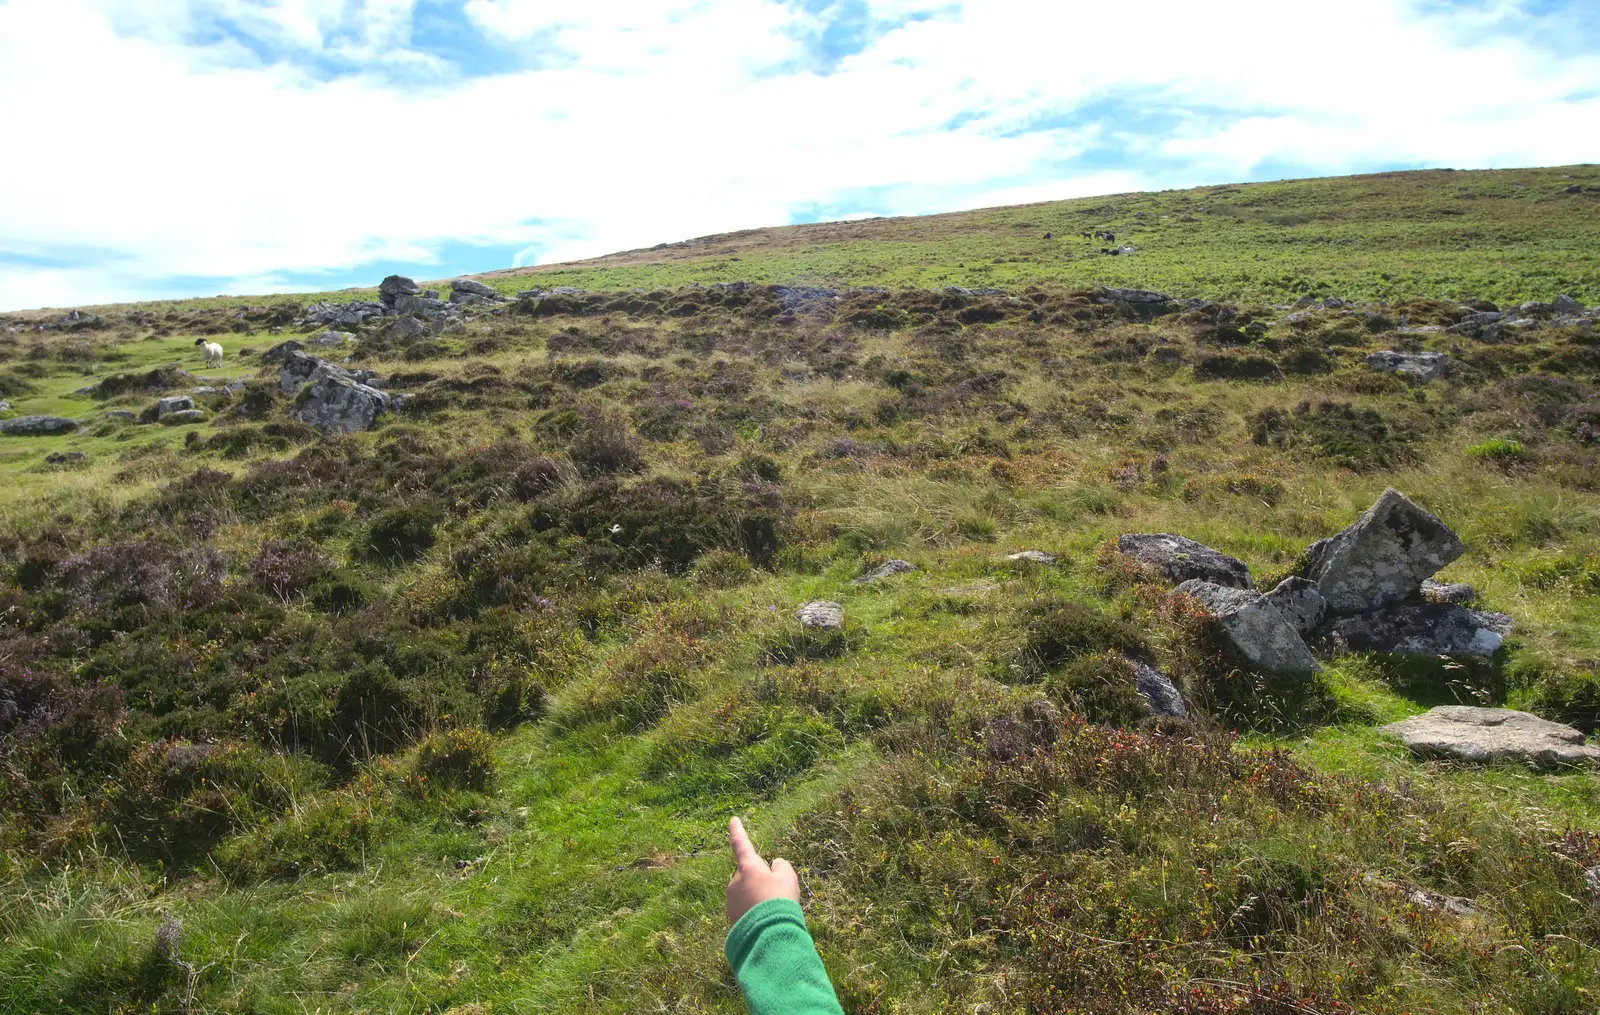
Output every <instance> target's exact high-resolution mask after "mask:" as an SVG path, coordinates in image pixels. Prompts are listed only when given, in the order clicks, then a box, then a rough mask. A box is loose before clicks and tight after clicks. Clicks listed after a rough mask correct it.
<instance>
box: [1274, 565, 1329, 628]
mask: <svg viewBox="0 0 1600 1015" xmlns="http://www.w3.org/2000/svg"><path fill="white" fill-rule="evenodd" d="M1266 599H1267V602H1269V603H1271V604H1272V605H1273V606H1275V607H1277V608H1278V612H1279V613H1281V614H1283V619H1285V620H1287V621H1288V622H1289V623H1290V624H1292V625H1294V629H1295V630H1296V631H1299V632H1300V634H1301V635H1302V636H1304V635H1308V634H1310V633H1311V632H1312V631H1315V630H1316V629H1317V628H1318V627H1319V626H1321V624H1322V617H1323V615H1324V614H1325V613H1326V612H1327V609H1328V602H1327V600H1325V599H1323V598H1322V593H1320V592H1318V591H1317V583H1316V582H1314V581H1312V580H1311V579H1309V578H1301V577H1300V576H1299V575H1291V576H1290V577H1288V578H1285V579H1284V580H1283V581H1281V582H1279V583H1278V585H1277V587H1276V588H1274V589H1273V590H1272V591H1271V592H1268V593H1267V595H1266Z"/></svg>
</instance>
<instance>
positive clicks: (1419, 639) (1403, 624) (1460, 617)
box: [1327, 603, 1511, 656]
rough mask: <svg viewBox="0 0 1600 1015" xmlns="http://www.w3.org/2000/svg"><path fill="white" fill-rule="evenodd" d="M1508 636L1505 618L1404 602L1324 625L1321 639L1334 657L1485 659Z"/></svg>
mask: <svg viewBox="0 0 1600 1015" xmlns="http://www.w3.org/2000/svg"><path fill="white" fill-rule="evenodd" d="M1510 633H1511V618H1510V617H1508V616H1506V615H1505V614H1503V613H1484V612H1480V611H1478V610H1469V609H1467V608H1466V607H1465V606H1459V605H1457V604H1455V603H1418V604H1410V603H1406V604H1402V605H1399V606H1390V607H1387V608H1385V609H1382V610H1376V611H1374V612H1372V613H1363V614H1358V615H1356V616H1353V617H1340V618H1338V619H1337V620H1335V621H1334V622H1333V623H1332V624H1330V625H1328V632H1327V638H1328V643H1329V644H1330V645H1331V646H1332V647H1333V648H1334V649H1336V650H1337V651H1340V652H1389V653H1392V654H1394V655H1416V656H1490V655H1493V654H1494V653H1495V652H1496V651H1498V650H1499V648H1500V645H1501V643H1502V642H1503V641H1504V640H1505V636H1506V635H1507V634H1510Z"/></svg>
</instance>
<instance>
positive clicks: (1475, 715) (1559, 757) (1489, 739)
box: [1383, 705, 1600, 768]
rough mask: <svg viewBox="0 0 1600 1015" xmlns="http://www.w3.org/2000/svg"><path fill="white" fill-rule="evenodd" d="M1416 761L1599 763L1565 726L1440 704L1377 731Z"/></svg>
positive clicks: (1595, 751)
mask: <svg viewBox="0 0 1600 1015" xmlns="http://www.w3.org/2000/svg"><path fill="white" fill-rule="evenodd" d="M1383 731H1384V732H1385V733H1389V734H1391V735H1393V736H1395V737H1398V738H1399V739H1400V742H1401V743H1403V744H1405V745H1406V747H1407V748H1408V749H1410V751H1411V753H1412V754H1415V755H1417V756H1418V757H1422V758H1446V759H1452V760H1456V761H1475V762H1480V763H1488V762H1495V761H1520V762H1522V763H1524V764H1528V765H1533V766H1535V767H1539V768H1553V767H1556V766H1559V765H1577V764H1583V763H1585V762H1597V761H1600V748H1594V747H1589V746H1586V745H1585V744H1584V742H1583V734H1582V733H1580V732H1578V731H1577V730H1575V729H1573V728H1572V727H1571V726H1563V725H1562V724H1561V723H1557V722H1550V721H1549V720H1547V719H1540V718H1539V717H1538V716H1535V715H1529V714H1528V713H1527V712H1518V711H1515V710H1513V709H1509V708H1478V707H1475V706H1471V705H1440V706H1439V707H1438V708H1434V709H1430V710H1429V711H1427V712H1424V713H1423V714H1422V715H1419V716H1415V717H1413V718H1410V719H1407V720H1405V721H1404V722H1396V723H1390V724H1389V725H1387V726H1385V727H1383Z"/></svg>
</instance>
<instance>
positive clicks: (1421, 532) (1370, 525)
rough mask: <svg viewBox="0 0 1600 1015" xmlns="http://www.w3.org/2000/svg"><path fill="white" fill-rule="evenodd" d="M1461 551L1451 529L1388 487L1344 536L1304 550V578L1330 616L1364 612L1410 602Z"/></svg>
mask: <svg viewBox="0 0 1600 1015" xmlns="http://www.w3.org/2000/svg"><path fill="white" fill-rule="evenodd" d="M1462 550H1463V547H1462V545H1461V540H1460V539H1459V538H1457V536H1456V534H1455V533H1454V532H1452V531H1450V528H1449V526H1447V525H1445V524H1444V522H1441V521H1440V520H1439V519H1438V518H1436V517H1434V516H1433V515H1432V514H1430V513H1428V512H1427V511H1424V510H1423V509H1422V508H1420V507H1418V506H1417V505H1415V504H1413V503H1412V502H1411V501H1410V500H1408V499H1407V498H1406V496H1405V495H1404V494H1402V493H1401V492H1400V491H1398V490H1394V489H1389V490H1385V491H1384V492H1383V494H1382V495H1381V496H1380V497H1379V498H1378V499H1377V500H1376V501H1375V502H1374V503H1373V505H1372V506H1371V507H1370V508H1368V509H1367V510H1366V512H1365V513H1364V514H1362V516H1361V517H1360V518H1358V519H1356V520H1355V521H1354V522H1353V523H1351V524H1350V525H1349V526H1348V527H1347V528H1346V529H1345V530H1344V531H1343V532H1340V533H1339V534H1338V535H1336V536H1330V537H1328V538H1327V539H1320V540H1318V541H1317V542H1315V543H1312V544H1311V546H1310V547H1308V548H1307V549H1306V554H1307V556H1309V557H1310V560H1311V567H1310V570H1309V572H1308V577H1310V578H1311V579H1312V580H1313V581H1315V582H1316V583H1317V591H1319V592H1321V593H1322V597H1323V598H1324V599H1326V600H1327V601H1328V611H1329V612H1330V613H1334V614H1340V615H1343V614H1355V613H1366V612H1368V611H1371V610H1376V609H1379V608H1381V607H1384V606H1388V605H1390V604H1392V603H1400V602H1404V601H1405V600H1407V599H1410V598H1413V597H1414V596H1415V595H1416V594H1417V590H1418V589H1419V588H1420V587H1421V585H1422V581H1423V579H1425V578H1431V577H1433V576H1434V575H1435V574H1437V573H1438V572H1439V570H1440V569H1441V568H1443V567H1444V566H1445V565H1446V564H1449V563H1450V562H1451V561H1453V560H1455V559H1456V558H1457V557H1459V556H1461V553H1462Z"/></svg>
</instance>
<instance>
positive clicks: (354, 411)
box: [289, 363, 390, 433]
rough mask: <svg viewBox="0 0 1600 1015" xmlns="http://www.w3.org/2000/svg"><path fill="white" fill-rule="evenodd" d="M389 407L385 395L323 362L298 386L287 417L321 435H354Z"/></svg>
mask: <svg viewBox="0 0 1600 1015" xmlns="http://www.w3.org/2000/svg"><path fill="white" fill-rule="evenodd" d="M335 371H337V372H335ZM389 405H390V397H389V395H388V394H387V393H385V392H382V391H379V390H378V389H377V388H374V387H371V386H370V385H367V384H362V383H361V382H360V381H357V380H355V379H354V378H352V377H351V376H350V375H349V374H347V373H345V372H344V371H342V370H338V368H337V367H332V366H331V364H327V363H323V364H321V365H320V366H319V367H318V369H317V370H316V372H315V373H313V374H312V375H311V377H310V378H308V379H307V381H306V383H305V384H304V385H303V386H302V387H301V389H300V394H299V395H298V396H297V397H296V398H295V403H294V405H293V406H292V407H291V408H290V409H289V415H290V416H291V417H293V418H295V419H298V420H300V421H301V422H302V423H309V424H310V425H312V426H314V427H316V428H317V429H318V430H320V431H322V432H323V433H354V432H356V431H358V430H367V429H369V428H371V426H372V424H373V421H374V420H376V419H377V417H378V416H380V415H382V414H383V413H385V412H388V411H389Z"/></svg>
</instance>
